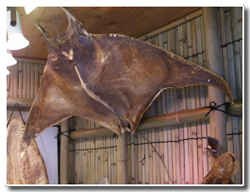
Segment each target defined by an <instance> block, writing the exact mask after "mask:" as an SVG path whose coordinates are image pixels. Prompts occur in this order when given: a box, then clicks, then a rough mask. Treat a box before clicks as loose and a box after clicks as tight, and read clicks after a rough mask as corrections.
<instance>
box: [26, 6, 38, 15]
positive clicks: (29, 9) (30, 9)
mask: <svg viewBox="0 0 250 192" xmlns="http://www.w3.org/2000/svg"><path fill="white" fill-rule="evenodd" d="M35 8H36V6H34V5H27V6H25V7H24V10H25V12H26V14H27V15H28V14H29V13H30V12H31V11H33V10H34V9H35Z"/></svg>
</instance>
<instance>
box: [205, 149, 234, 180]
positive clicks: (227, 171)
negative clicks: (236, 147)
mask: <svg viewBox="0 0 250 192" xmlns="http://www.w3.org/2000/svg"><path fill="white" fill-rule="evenodd" d="M238 170H239V161H238V160H237V159H236V157H235V155H234V154H233V153H232V152H227V153H224V154H222V155H220V156H219V157H218V158H216V159H215V160H214V163H213V166H212V168H211V170H210V171H209V172H208V174H207V175H206V176H205V178H204V179H203V181H202V182H201V184H232V183H233V182H232V181H231V179H230V177H231V176H233V175H235V174H236V173H237V171H238Z"/></svg>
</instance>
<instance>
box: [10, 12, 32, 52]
mask: <svg viewBox="0 0 250 192" xmlns="http://www.w3.org/2000/svg"><path fill="white" fill-rule="evenodd" d="M11 11H15V12H16V25H15V26H12V25H11ZM7 30H8V42H7V49H9V50H18V49H22V48H24V47H27V46H28V45H29V41H28V40H27V39H25V38H24V36H23V32H22V28H21V23H20V18H19V14H18V11H16V10H15V9H10V10H9V11H7Z"/></svg>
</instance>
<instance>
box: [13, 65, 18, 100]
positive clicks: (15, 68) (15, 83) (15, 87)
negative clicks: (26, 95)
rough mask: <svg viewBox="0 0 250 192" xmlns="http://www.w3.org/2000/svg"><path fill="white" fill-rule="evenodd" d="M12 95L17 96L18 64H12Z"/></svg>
mask: <svg viewBox="0 0 250 192" xmlns="http://www.w3.org/2000/svg"><path fill="white" fill-rule="evenodd" d="M12 67H13V72H12V73H13V97H18V64H17V65H13V66H12Z"/></svg>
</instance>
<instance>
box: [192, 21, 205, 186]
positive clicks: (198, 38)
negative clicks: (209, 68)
mask: <svg viewBox="0 0 250 192" xmlns="http://www.w3.org/2000/svg"><path fill="white" fill-rule="evenodd" d="M195 31H196V33H195V34H196V45H197V52H198V53H202V51H203V48H202V30H201V17H198V18H196V19H195ZM202 56H203V55H202V54H198V56H197V64H198V65H200V66H203V58H202ZM198 88H199V92H198V94H197V97H196V98H197V99H196V108H197V107H199V108H200V107H202V106H205V97H206V96H205V86H202V85H201V86H198ZM204 123H206V122H197V145H198V146H197V156H198V173H199V174H198V183H200V182H202V180H203V178H204V174H203V161H202V160H203V158H202V156H203V153H202V151H203V149H202V139H201V138H202V128H203V126H202V124H204Z"/></svg>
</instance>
